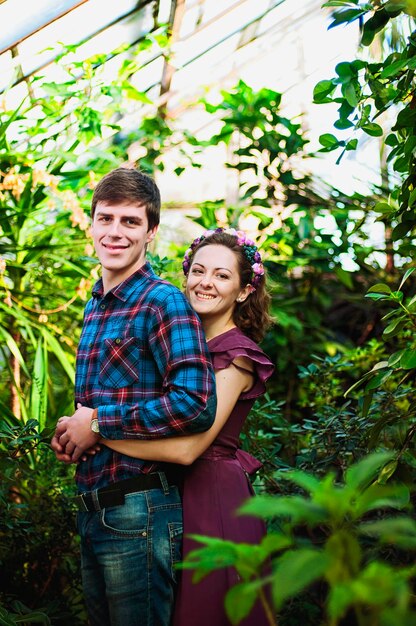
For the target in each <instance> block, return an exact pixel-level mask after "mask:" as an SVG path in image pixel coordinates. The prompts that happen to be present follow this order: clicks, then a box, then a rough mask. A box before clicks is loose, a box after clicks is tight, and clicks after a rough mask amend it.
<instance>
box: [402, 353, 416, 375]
mask: <svg viewBox="0 0 416 626" xmlns="http://www.w3.org/2000/svg"><path fill="white" fill-rule="evenodd" d="M400 367H402V368H403V369H404V370H412V369H414V368H415V367H416V350H415V349H412V348H408V349H407V350H404V352H403V355H402V358H401V359H400Z"/></svg>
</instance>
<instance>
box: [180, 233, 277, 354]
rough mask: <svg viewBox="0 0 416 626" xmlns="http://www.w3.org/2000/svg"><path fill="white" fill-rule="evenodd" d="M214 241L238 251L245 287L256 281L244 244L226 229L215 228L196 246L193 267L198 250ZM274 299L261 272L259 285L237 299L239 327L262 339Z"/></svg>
mask: <svg viewBox="0 0 416 626" xmlns="http://www.w3.org/2000/svg"><path fill="white" fill-rule="evenodd" d="M211 245H219V246H224V247H225V248H228V249H229V250H231V251H232V252H233V253H234V254H235V256H236V258H237V263H238V269H239V274H240V286H241V289H243V288H244V287H245V286H246V285H250V284H251V283H252V278H253V270H252V264H251V263H250V260H249V259H248V257H247V256H246V254H245V252H244V248H243V246H241V245H240V244H239V243H238V239H237V237H236V236H235V235H231V234H229V233H226V232H214V233H212V234H210V235H208V236H207V237H204V238H203V239H202V240H201V241H200V242H199V243H198V244H197V245H196V246H195V247H194V248H193V252H192V257H191V259H190V267H192V263H193V261H194V258H195V255H196V253H197V251H198V250H200V249H201V248H205V247H206V246H211ZM270 299H271V298H270V295H269V294H268V292H267V289H266V280H265V274H263V275H262V276H257V278H256V288H255V290H254V291H252V293H251V294H250V295H249V296H248V297H247V298H246V299H245V300H244V302H237V303H236V307H235V309H234V313H233V321H234V323H235V325H236V326H237V328H239V329H240V330H241V331H242V332H243V333H244V334H245V335H247V336H248V337H250V338H251V339H253V341H256V342H260V341H261V340H262V339H263V337H264V335H265V334H266V331H267V329H268V328H269V326H270V325H271V324H272V318H271V317H270V315H269V307H270Z"/></svg>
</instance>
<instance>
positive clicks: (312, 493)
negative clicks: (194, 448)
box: [183, 453, 416, 626]
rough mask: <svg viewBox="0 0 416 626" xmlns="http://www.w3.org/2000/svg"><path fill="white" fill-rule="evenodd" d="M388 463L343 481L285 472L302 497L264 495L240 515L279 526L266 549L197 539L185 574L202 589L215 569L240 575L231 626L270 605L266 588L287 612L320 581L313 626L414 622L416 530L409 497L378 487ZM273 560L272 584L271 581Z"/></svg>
mask: <svg viewBox="0 0 416 626" xmlns="http://www.w3.org/2000/svg"><path fill="white" fill-rule="evenodd" d="M391 458H392V455H391V454H389V453H378V454H373V455H370V456H367V457H365V458H364V459H362V460H361V461H359V462H358V463H356V464H353V465H351V466H350V467H349V468H348V469H347V470H346V472H345V478H344V480H343V481H342V482H341V481H337V480H336V477H335V475H334V474H333V473H328V474H327V475H325V476H324V477H323V478H321V479H319V478H317V477H316V476H314V475H312V474H308V473H306V472H303V471H300V470H293V471H291V472H280V473H279V474H278V475H277V476H276V478H277V479H278V480H284V481H290V482H291V483H292V484H293V485H295V486H296V491H297V493H293V494H291V495H287V496H258V497H257V498H253V499H251V500H250V501H249V502H248V503H246V504H245V505H243V507H242V508H241V510H240V514H242V515H255V516H258V517H261V518H263V519H268V520H270V519H276V520H278V523H279V530H274V531H273V532H271V533H269V535H268V536H267V537H266V538H265V539H264V540H263V541H262V543H261V544H260V545H259V546H250V545H248V544H233V543H232V542H227V541H222V540H219V539H213V538H204V537H200V536H194V539H196V540H198V541H199V542H200V543H202V544H203V546H204V547H201V548H198V549H196V550H194V551H193V552H191V553H190V554H189V555H188V557H187V559H186V560H185V562H184V564H183V567H185V568H188V569H196V570H197V572H196V574H195V580H198V579H200V578H202V577H203V576H205V575H207V574H208V573H209V572H211V571H213V570H215V569H219V568H223V567H235V568H236V569H237V571H238V573H239V575H240V577H241V580H242V582H241V583H239V584H238V585H236V586H235V587H233V588H232V589H231V590H230V591H229V592H228V594H227V597H226V601H225V607H226V611H227V615H228V617H229V619H230V621H231V623H233V624H238V623H239V622H240V621H241V619H243V618H244V617H245V616H246V615H248V614H249V612H250V610H251V608H252V606H253V605H254V603H255V601H256V600H257V599H258V598H259V597H260V598H263V601H264V597H265V592H264V588H265V587H267V585H269V584H271V586H272V595H273V600H274V607H275V609H276V611H277V612H280V611H281V610H282V608H283V607H284V605H285V604H286V603H287V602H288V601H289V599H291V598H293V597H295V596H297V595H299V594H301V593H302V592H303V591H304V590H305V589H307V588H308V587H310V586H311V585H313V584H314V585H317V584H318V583H319V581H323V582H324V583H325V584H324V585H323V586H321V588H320V595H321V597H320V598H319V600H318V598H317V600H318V601H322V602H323V608H324V611H323V613H322V614H321V615H319V616H317V622H315V623H321V624H325V625H327V626H338V625H340V624H346V623H348V624H357V625H358V626H375V625H377V626H378V625H382V624H383V625H387V624H389V625H391V626H393V624H394V625H396V626H408V625H409V624H410V623H412V622H413V621H414V619H415V617H416V611H415V606H414V598H413V594H412V584H413V583H414V579H415V575H416V568H415V565H414V563H413V560H412V559H411V558H407V554H408V551H409V550H414V549H415V548H416V523H415V521H414V520H413V519H412V517H411V516H406V515H404V514H397V512H396V511H402V510H405V509H406V508H407V507H408V505H409V499H410V494H409V489H408V488H407V487H406V486H405V485H403V484H399V483H396V484H387V485H386V484H383V483H382V482H379V480H378V477H379V476H380V473H381V472H382V468H383V467H385V466H386V464H387V463H389V461H390V460H391ZM380 514H382V515H383V517H382V518H380ZM386 546H389V549H387V550H386V548H385V547H386ZM397 552H399V553H400V557H401V561H402V562H401V565H398V564H397V562H396V561H397ZM268 559H271V564H272V574H271V576H270V575H266V576H265V575H264V567H265V565H266V563H267V560H268ZM268 614H269V622H270V624H274V623H275V622H274V621H273V619H272V618H271V617H270V610H269V611H268ZM299 619H301V618H299ZM344 619H347V621H346V622H345V621H343V620H344Z"/></svg>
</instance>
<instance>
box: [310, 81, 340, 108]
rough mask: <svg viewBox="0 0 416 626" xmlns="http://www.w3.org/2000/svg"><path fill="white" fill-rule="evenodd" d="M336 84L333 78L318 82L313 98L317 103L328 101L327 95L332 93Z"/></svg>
mask: <svg viewBox="0 0 416 626" xmlns="http://www.w3.org/2000/svg"><path fill="white" fill-rule="evenodd" d="M335 87H336V85H335V84H334V83H333V82H332V80H321V81H320V82H319V83H317V84H316V85H315V87H314V90H313V100H314V102H316V103H322V102H327V101H328V100H329V98H327V96H328V95H329V94H330V93H332V92H333V91H334V89H335Z"/></svg>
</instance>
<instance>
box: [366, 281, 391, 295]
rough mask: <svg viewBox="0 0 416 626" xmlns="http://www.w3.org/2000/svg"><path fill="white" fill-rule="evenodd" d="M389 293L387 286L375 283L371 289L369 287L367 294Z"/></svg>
mask: <svg viewBox="0 0 416 626" xmlns="http://www.w3.org/2000/svg"><path fill="white" fill-rule="evenodd" d="M374 292H376V293H391V289H390V287H389V286H388V285H385V284H384V283H377V284H376V285H373V286H372V287H370V289H369V290H368V291H367V293H374Z"/></svg>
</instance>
